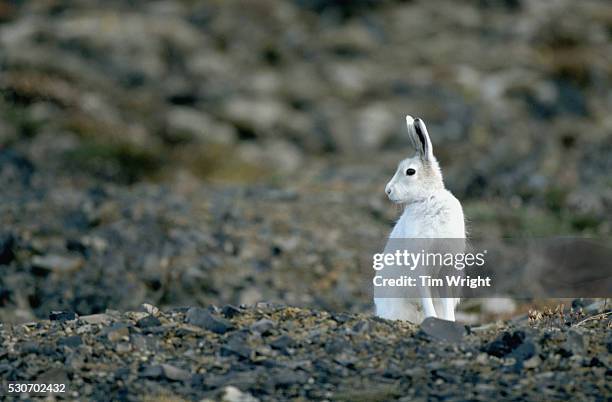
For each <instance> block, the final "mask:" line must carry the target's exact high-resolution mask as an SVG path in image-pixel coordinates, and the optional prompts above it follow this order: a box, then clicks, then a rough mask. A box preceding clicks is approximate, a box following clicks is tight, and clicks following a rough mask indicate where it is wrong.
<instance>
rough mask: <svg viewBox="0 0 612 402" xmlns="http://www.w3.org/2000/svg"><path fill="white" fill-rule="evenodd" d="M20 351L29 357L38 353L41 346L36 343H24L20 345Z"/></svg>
mask: <svg viewBox="0 0 612 402" xmlns="http://www.w3.org/2000/svg"><path fill="white" fill-rule="evenodd" d="M19 349H20V351H21V354H22V355H27V354H29V353H34V354H36V353H38V352H39V350H40V346H39V345H38V343H36V342H23V343H22V344H20V345H19Z"/></svg>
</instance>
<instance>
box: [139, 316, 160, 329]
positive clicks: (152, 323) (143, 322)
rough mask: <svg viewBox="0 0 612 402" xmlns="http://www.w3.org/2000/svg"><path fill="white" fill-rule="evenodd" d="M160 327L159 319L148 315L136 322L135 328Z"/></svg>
mask: <svg viewBox="0 0 612 402" xmlns="http://www.w3.org/2000/svg"><path fill="white" fill-rule="evenodd" d="M160 325H161V321H160V320H159V318H157V317H155V316H152V315H148V316H146V317H144V318H141V319H140V320H138V321H137V322H136V326H137V327H138V328H149V327H158V326H160Z"/></svg>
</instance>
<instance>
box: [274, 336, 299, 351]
mask: <svg viewBox="0 0 612 402" xmlns="http://www.w3.org/2000/svg"><path fill="white" fill-rule="evenodd" d="M294 345H295V341H294V340H293V338H291V337H290V336H289V335H281V336H279V337H278V338H276V339H274V340H273V341H272V342H270V346H272V347H273V348H274V349H278V350H282V351H286V350H287V348H290V347H293V346H294Z"/></svg>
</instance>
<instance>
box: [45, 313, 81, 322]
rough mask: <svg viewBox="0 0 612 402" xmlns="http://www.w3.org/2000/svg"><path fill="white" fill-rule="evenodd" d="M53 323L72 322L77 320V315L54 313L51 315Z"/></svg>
mask: <svg viewBox="0 0 612 402" xmlns="http://www.w3.org/2000/svg"><path fill="white" fill-rule="evenodd" d="M49 319H50V320H51V321H72V320H76V314H75V313H74V312H73V311H52V312H51V313H49Z"/></svg>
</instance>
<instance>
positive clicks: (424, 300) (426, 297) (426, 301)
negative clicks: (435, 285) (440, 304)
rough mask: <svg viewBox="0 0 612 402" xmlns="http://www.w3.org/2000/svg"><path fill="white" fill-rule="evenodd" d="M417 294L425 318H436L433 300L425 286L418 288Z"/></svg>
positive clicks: (429, 290)
mask: <svg viewBox="0 0 612 402" xmlns="http://www.w3.org/2000/svg"><path fill="white" fill-rule="evenodd" d="M419 293H420V294H421V305H422V306H423V313H424V314H425V317H437V314H436V309H435V307H434V305H433V299H432V298H431V289H429V288H428V287H426V286H420V287H419Z"/></svg>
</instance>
